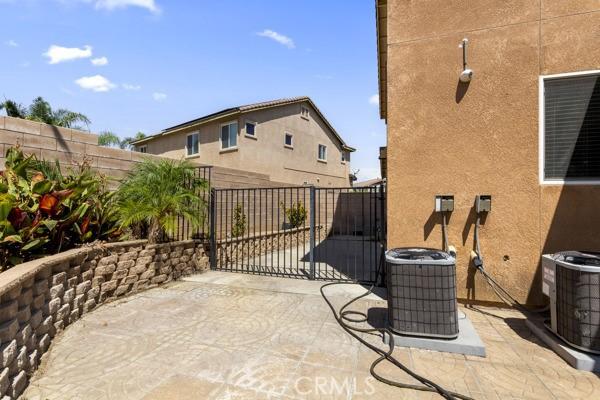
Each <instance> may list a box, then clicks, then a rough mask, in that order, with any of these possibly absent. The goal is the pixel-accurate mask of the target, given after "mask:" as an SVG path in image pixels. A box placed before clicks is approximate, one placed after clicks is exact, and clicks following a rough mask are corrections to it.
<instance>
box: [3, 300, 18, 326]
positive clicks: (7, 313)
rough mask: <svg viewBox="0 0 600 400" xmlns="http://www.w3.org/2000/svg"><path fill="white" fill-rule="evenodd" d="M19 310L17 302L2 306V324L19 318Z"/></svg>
mask: <svg viewBox="0 0 600 400" xmlns="http://www.w3.org/2000/svg"><path fill="white" fill-rule="evenodd" d="M18 309H19V302H18V301H17V300H10V301H8V302H3V303H2V304H0V323H1V322H5V321H8V320H11V319H13V318H15V317H16V316H17V311H18Z"/></svg>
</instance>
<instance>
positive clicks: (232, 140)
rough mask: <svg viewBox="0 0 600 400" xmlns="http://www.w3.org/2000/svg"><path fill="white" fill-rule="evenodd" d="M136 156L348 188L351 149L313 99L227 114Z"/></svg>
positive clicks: (142, 146)
mask: <svg viewBox="0 0 600 400" xmlns="http://www.w3.org/2000/svg"><path fill="white" fill-rule="evenodd" d="M133 145H134V148H135V150H136V151H139V152H142V153H150V154H157V155H162V156H166V157H170V158H178V159H180V158H188V159H193V160H195V161H197V162H199V163H202V164H208V165H215V166H220V167H227V168H234V169H239V170H244V171H251V172H258V173H262V174H267V175H269V176H270V179H271V180H272V181H274V182H281V183H287V184H293V185H303V184H312V185H316V186H348V185H349V184H350V178H349V176H350V153H351V152H353V151H354V149H353V148H352V147H350V146H348V145H347V144H346V143H345V142H344V140H343V139H342V138H341V136H340V135H339V134H338V133H337V132H336V130H335V129H334V128H333V126H332V125H331V124H330V123H329V121H327V119H326V118H325V116H324V115H323V114H322V113H321V111H319V109H318V108H317V106H316V105H315V104H314V103H313V102H312V100H311V99H310V98H308V97H296V98H289V99H281V100H274V101H268V102H263V103H255V104H249V105H244V106H239V107H233V108H227V109H224V110H221V111H218V112H216V113H213V114H209V115H205V116H203V117H200V118H197V119H194V120H191V121H188V122H184V123H181V124H179V125H175V126H172V127H170V128H167V129H164V130H163V131H161V132H160V133H158V134H156V135H153V136H150V137H147V138H144V139H142V140H138V141H136V142H134V143H133Z"/></svg>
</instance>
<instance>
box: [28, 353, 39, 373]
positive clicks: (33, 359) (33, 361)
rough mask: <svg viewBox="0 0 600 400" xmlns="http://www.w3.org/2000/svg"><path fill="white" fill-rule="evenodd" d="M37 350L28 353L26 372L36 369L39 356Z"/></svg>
mask: <svg viewBox="0 0 600 400" xmlns="http://www.w3.org/2000/svg"><path fill="white" fill-rule="evenodd" d="M38 354H39V353H38V351H37V349H35V350H33V351H32V352H31V353H29V356H28V357H27V358H28V363H27V364H28V365H27V373H28V374H30V375H31V374H33V372H34V371H35V370H36V369H37V367H38V363H39V357H38Z"/></svg>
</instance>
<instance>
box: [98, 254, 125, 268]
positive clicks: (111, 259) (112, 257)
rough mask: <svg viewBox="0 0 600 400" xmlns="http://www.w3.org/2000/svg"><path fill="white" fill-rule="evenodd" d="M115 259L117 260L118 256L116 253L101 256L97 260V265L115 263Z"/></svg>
mask: <svg viewBox="0 0 600 400" xmlns="http://www.w3.org/2000/svg"><path fill="white" fill-rule="evenodd" d="M117 261H119V256H117V255H116V254H112V255H110V256H106V257H104V258H101V259H100V260H99V261H98V267H100V266H103V265H110V264H116V263H117ZM96 268H97V267H96Z"/></svg>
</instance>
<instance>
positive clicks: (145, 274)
mask: <svg viewBox="0 0 600 400" xmlns="http://www.w3.org/2000/svg"><path fill="white" fill-rule="evenodd" d="M155 275H156V271H155V270H153V269H149V270H147V271H144V272H142V274H141V275H140V280H144V279H150V278H153V277H154V276H155ZM134 276H137V275H134Z"/></svg>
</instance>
